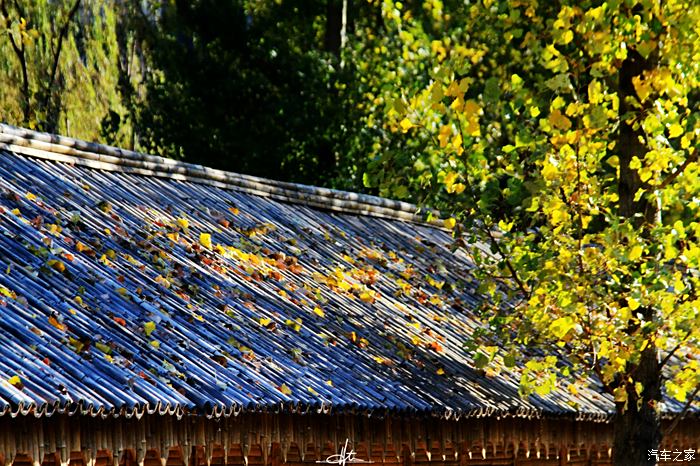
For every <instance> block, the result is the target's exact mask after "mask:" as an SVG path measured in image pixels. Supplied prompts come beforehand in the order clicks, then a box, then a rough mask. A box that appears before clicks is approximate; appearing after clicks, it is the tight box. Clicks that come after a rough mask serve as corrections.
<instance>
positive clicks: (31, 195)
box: [26, 192, 36, 201]
mask: <svg viewBox="0 0 700 466" xmlns="http://www.w3.org/2000/svg"><path fill="white" fill-rule="evenodd" d="M26 197H27V199H28V200H30V201H36V194H33V193H30V192H27V194H26Z"/></svg>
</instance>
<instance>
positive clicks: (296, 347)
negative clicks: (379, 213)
mask: <svg viewBox="0 0 700 466" xmlns="http://www.w3.org/2000/svg"><path fill="white" fill-rule="evenodd" d="M6 147H7V146H6ZM450 242H451V238H450V235H449V234H448V233H447V232H445V231H442V230H440V229H437V228H433V227H429V226H423V225H420V224H415V223H408V222H404V221H400V220H391V219H382V218H376V217H371V216H358V215H351V214H344V213H333V212H330V211H327V210H322V209H317V208H313V207H309V206H304V205H295V204H289V203H285V202H281V201H277V200H273V199H269V198H266V197H263V196H258V195H254V194H250V193H245V192H239V191H235V190H230V189H221V188H218V187H215V186H209V185H206V184H201V183H197V182H190V181H178V180H172V179H165V178H161V177H155V176H138V175H134V174H125V173H119V172H109V171H103V170H98V169H93V168H86V167H81V166H78V165H71V164H67V163H61V162H56V161H47V160H41V159H36V158H31V157H27V156H25V155H20V154H18V153H13V152H10V151H8V150H0V261H1V263H0V267H1V269H0V316H1V318H0V340H1V341H2V344H0V381H1V382H0V414H7V413H9V414H17V413H24V414H27V413H30V412H32V413H34V414H35V415H40V414H51V413H53V412H55V411H56V410H58V411H64V410H65V411H68V412H69V413H72V412H81V413H90V414H92V415H100V414H101V415H110V414H114V415H117V414H121V415H126V416H131V415H134V414H135V415H139V414H141V413H143V412H144V411H149V412H153V411H158V412H161V413H165V412H169V413H173V414H178V415H181V414H183V413H186V412H194V413H201V414H207V415H213V416H220V415H231V414H236V413H238V412H240V411H241V410H270V411H277V410H297V411H302V412H305V411H308V410H318V411H325V410H329V409H332V410H334V411H345V410H347V411H372V412H374V413H385V412H387V411H391V412H397V413H406V414H412V413H425V414H428V413H429V414H434V415H445V416H458V415H470V416H475V415H495V416H501V415H517V416H539V415H542V414H545V415H572V416H584V417H597V418H604V417H607V416H608V415H610V414H611V413H612V412H613V411H614V406H613V404H612V402H611V401H610V399H609V398H608V397H606V396H604V395H599V394H598V393H596V392H595V391H593V390H584V391H583V392H580V393H579V395H578V396H577V397H574V396H572V395H571V394H569V393H568V392H567V391H565V390H561V391H558V392H556V393H554V394H551V395H549V396H547V397H545V398H542V397H538V396H533V397H531V398H530V399H529V400H522V399H521V398H520V397H519V396H518V393H517V382H516V380H515V379H514V378H513V377H511V376H510V375H509V374H507V373H502V374H500V375H494V374H487V373H484V372H483V371H477V370H475V369H473V368H472V366H471V365H470V361H469V360H468V359H467V354H466V352H465V351H464V350H463V349H462V345H463V343H464V341H465V339H466V338H467V337H468V336H469V335H471V334H472V332H473V331H474V329H476V328H477V327H478V326H479V324H478V323H477V321H476V320H475V318H474V315H473V311H474V309H475V308H476V306H477V304H478V302H479V297H478V294H477V293H476V291H475V284H474V283H473V281H472V279H471V276H470V269H471V267H472V266H471V264H470V262H469V260H468V258H467V257H466V255H464V254H463V253H461V252H457V253H451V252H450V250H449V247H448V246H449V244H450ZM574 406H576V408H574Z"/></svg>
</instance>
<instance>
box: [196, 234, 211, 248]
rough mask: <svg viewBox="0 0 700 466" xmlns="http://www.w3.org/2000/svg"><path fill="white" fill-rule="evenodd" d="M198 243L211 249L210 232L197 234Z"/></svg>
mask: <svg viewBox="0 0 700 466" xmlns="http://www.w3.org/2000/svg"><path fill="white" fill-rule="evenodd" d="M199 244H201V245H202V246H204V247H205V248H208V249H211V248H212V244H211V234H209V233H201V234H200V235H199Z"/></svg>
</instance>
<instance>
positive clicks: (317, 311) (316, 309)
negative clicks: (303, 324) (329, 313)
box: [314, 306, 326, 317]
mask: <svg viewBox="0 0 700 466" xmlns="http://www.w3.org/2000/svg"><path fill="white" fill-rule="evenodd" d="M314 314H316V315H317V316H319V317H326V313H325V312H323V309H321V308H320V307H318V306H316V307H314Z"/></svg>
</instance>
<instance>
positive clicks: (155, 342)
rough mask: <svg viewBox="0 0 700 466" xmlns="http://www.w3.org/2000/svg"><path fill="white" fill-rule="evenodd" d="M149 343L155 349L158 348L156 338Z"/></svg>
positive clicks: (158, 344)
mask: <svg viewBox="0 0 700 466" xmlns="http://www.w3.org/2000/svg"><path fill="white" fill-rule="evenodd" d="M149 344H150V345H151V346H152V347H154V348H156V349H158V348H160V342H159V341H158V340H151V341H150V342H149Z"/></svg>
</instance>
